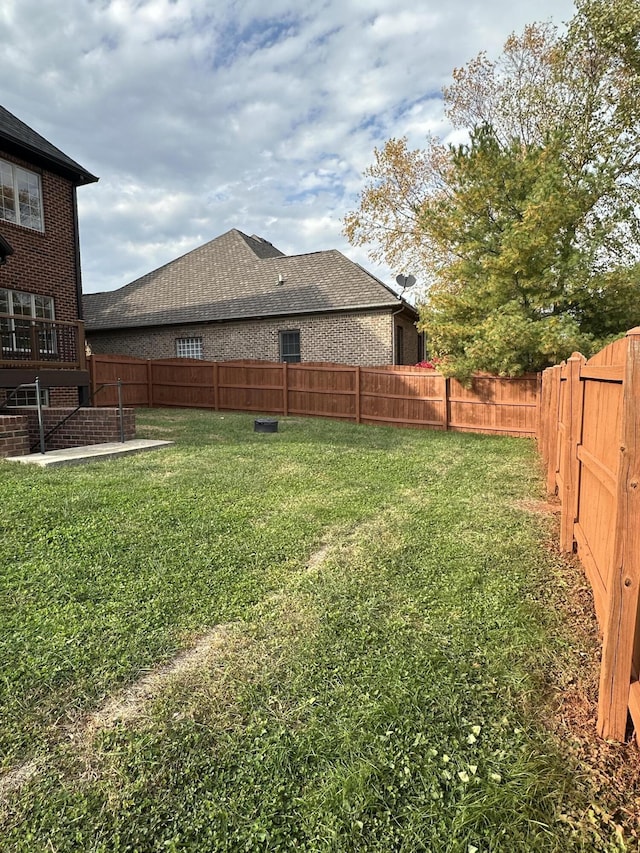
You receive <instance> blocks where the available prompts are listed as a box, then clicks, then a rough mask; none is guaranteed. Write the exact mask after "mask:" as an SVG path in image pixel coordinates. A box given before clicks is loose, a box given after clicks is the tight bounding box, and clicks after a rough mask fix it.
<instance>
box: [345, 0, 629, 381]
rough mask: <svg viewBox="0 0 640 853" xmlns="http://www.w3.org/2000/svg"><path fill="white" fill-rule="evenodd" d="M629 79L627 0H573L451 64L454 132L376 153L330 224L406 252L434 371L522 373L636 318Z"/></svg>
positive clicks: (601, 339)
mask: <svg viewBox="0 0 640 853" xmlns="http://www.w3.org/2000/svg"><path fill="white" fill-rule="evenodd" d="M638 91H640V6H639V4H638V2H637V0H610V2H603V0H580V2H579V3H578V8H577V13H576V15H575V17H574V18H573V19H572V21H571V22H570V23H569V25H568V28H567V31H566V33H564V34H563V35H559V33H558V31H557V30H556V28H554V27H552V26H551V25H548V24H545V25H530V26H529V27H527V28H526V29H525V31H524V33H523V34H522V35H521V36H511V37H510V39H509V40H508V41H507V43H506V45H505V49H504V51H503V54H502V56H501V57H500V58H499V59H498V60H497V61H495V62H492V61H490V60H489V59H488V58H487V57H486V55H485V54H480V56H478V57H476V59H474V60H473V61H472V62H470V63H469V64H468V65H467V66H466V67H465V68H462V69H456V70H455V71H454V75H453V83H452V85H451V86H450V87H448V88H447V89H445V92H444V95H445V105H446V109H447V114H448V116H449V119H450V121H451V122H452V124H453V125H454V126H455V127H457V128H465V129H467V130H468V133H469V142H468V143H467V144H465V145H461V146H446V147H444V146H442V145H440V144H438V143H437V141H434V140H430V141H429V144H428V146H427V148H426V149H424V150H423V151H420V152H412V151H409V150H408V148H407V145H406V140H391V141H390V142H389V143H387V145H386V146H385V148H384V149H382V151H380V152H376V162H375V164H374V166H373V167H372V169H371V170H370V171H369V173H368V175H367V178H368V184H367V186H366V187H365V189H364V191H363V193H362V196H361V200H360V206H359V208H358V210H357V211H354V212H353V213H351V214H349V215H348V216H347V218H346V220H345V232H346V234H347V236H348V237H349V239H350V240H351V241H352V242H354V243H356V244H361V245H368V244H371V243H373V244H374V245H375V247H376V251H377V255H374V257H377V259H378V260H379V259H384V260H386V261H387V263H390V264H391V265H399V264H398V261H402V260H404V259H406V258H408V259H409V263H411V262H413V263H414V264H415V263H416V262H417V263H419V264H420V266H419V267H415V266H414V267H413V269H414V270H415V271H421V272H423V273H424V275H425V278H426V279H427V281H428V283H429V290H428V294H427V297H426V298H425V301H424V304H423V305H422V306H421V322H422V327H423V328H424V329H425V331H426V332H427V335H428V338H429V341H430V349H431V350H432V352H433V354H436V355H438V356H440V357H441V358H443V359H444V361H443V366H444V370H445V371H446V372H448V373H451V374H454V375H457V376H459V377H461V378H465V377H468V376H469V375H470V374H471V373H472V372H473V371H475V370H488V371H491V372H496V373H500V374H507V375H516V374H518V373H522V372H525V371H529V370H537V369H540V368H542V367H545V366H547V365H548V364H553V363H557V361H559V360H561V359H562V358H566V357H567V356H568V355H569V354H570V353H571V352H572V351H573V350H576V349H579V350H581V351H582V352H584V353H585V354H589V353H590V352H592V351H593V350H595V349H597V348H600V347H601V346H602V345H604V344H605V343H607V342H608V340H610V339H611V336H615V335H617V334H620V333H621V332H623V331H625V330H626V329H627V328H629V327H631V326H633V325H636V324H638V322H640V286H639V284H638V282H639V281H640V270H639V268H638V265H637V262H638V258H639V257H640V254H639V251H638V250H639V248H640V220H639V218H638V210H637V203H638V199H640V194H639V190H640V98H638V97H637V93H638ZM406 163H410V164H413V165H415V164H420V175H421V178H422V180H421V181H420V182H416V181H413V177H414V174H412V173H411V172H410V171H407V170H404V169H403V165H404V164H406ZM403 181H404V182H405V184H406V187H405V190H404V192H403V193H398V192H397V187H398V186H400V185H401V184H402V183H403ZM409 185H410V187H411V189H412V190H413V192H410V191H409ZM409 201H410V203H408V202H409ZM390 211H392V214H391V215H390ZM398 224H401V225H402V228H400V227H398ZM402 266H404V267H405V268H406V267H407V266H408V264H407V261H406V260H405V262H404V263H403V264H402Z"/></svg>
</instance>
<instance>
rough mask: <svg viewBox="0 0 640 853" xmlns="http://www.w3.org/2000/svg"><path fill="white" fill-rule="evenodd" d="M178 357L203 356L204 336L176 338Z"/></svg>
mask: <svg viewBox="0 0 640 853" xmlns="http://www.w3.org/2000/svg"><path fill="white" fill-rule="evenodd" d="M176 356H177V357H178V358H203V355H202V338H176Z"/></svg>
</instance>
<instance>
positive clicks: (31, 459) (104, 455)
mask: <svg viewBox="0 0 640 853" xmlns="http://www.w3.org/2000/svg"><path fill="white" fill-rule="evenodd" d="M173 443H174V442H173V441H155V440H152V439H148V438H134V439H132V440H130V441H124V442H120V441H110V442H108V443H107V444H89V445H86V446H85V447H68V448H66V449H65V450H48V451H47V452H46V453H29V454H28V455H27V456H8V457H6V460H5V461H6V462H22V463H24V464H25V465H39V466H40V467H41V468H53V467H56V466H60V465H84V464H85V463H87V462H98V461H100V460H102V459H117V458H118V457H119V456H130V455H131V454H132V453H143V452H145V451H147V450H159V449H160V448H162V447H169V446H170V445H172V444H173Z"/></svg>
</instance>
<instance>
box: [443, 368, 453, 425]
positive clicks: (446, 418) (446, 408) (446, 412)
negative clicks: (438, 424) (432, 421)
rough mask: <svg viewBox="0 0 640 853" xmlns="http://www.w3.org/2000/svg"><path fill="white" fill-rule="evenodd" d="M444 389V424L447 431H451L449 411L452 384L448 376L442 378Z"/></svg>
mask: <svg viewBox="0 0 640 853" xmlns="http://www.w3.org/2000/svg"><path fill="white" fill-rule="evenodd" d="M442 380H443V381H442V387H443V394H442V395H443V400H442V402H443V407H444V423H443V426H444V428H445V429H449V420H450V411H449V395H450V393H451V383H450V382H449V379H448V378H447V377H446V376H443V377H442Z"/></svg>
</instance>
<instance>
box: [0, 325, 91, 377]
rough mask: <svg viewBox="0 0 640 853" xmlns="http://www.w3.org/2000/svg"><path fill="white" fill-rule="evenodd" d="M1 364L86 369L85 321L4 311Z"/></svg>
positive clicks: (0, 334) (0, 337) (0, 340)
mask: <svg viewBox="0 0 640 853" xmlns="http://www.w3.org/2000/svg"><path fill="white" fill-rule="evenodd" d="M0 367H48V368H58V369H61V368H62V369H64V368H69V369H70V370H74V369H75V370H85V369H86V356H85V344H84V323H83V322H82V321H81V320H46V319H44V318H41V317H26V316H24V315H17V314H0Z"/></svg>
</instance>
